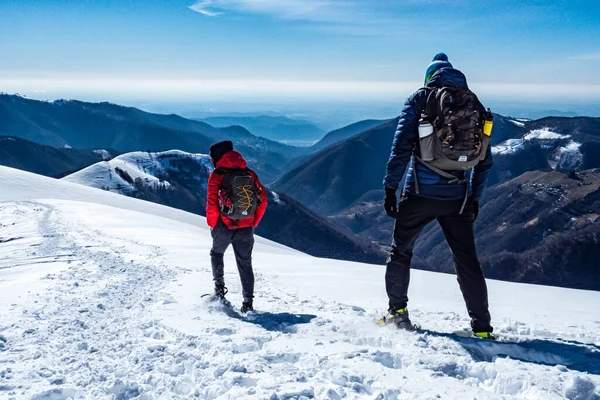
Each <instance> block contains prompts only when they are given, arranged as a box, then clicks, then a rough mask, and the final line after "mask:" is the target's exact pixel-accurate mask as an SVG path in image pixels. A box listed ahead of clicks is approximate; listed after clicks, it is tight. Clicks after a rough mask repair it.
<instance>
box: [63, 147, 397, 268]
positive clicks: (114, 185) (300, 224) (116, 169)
mask: <svg viewBox="0 0 600 400" xmlns="http://www.w3.org/2000/svg"><path fill="white" fill-rule="evenodd" d="M212 169H213V167H212V165H211V163H210V159H209V157H208V156H207V155H203V154H189V153H184V152H181V151H174V150H172V151H168V152H162V153H143V152H135V153H127V154H123V155H121V156H119V157H116V158H114V159H112V160H110V161H108V162H100V163H98V164H95V165H92V166H90V167H88V168H86V169H83V170H81V171H79V172H77V173H75V174H73V175H70V176H67V177H65V178H63V180H65V181H68V182H73V183H80V184H83V185H87V186H92V187H95V188H98V189H104V190H109V191H112V192H116V193H120V194H124V195H127V196H131V197H135V198H138V199H143V200H148V201H152V202H155V203H159V204H164V205H168V206H171V207H175V208H179V209H182V210H186V211H189V212H193V213H196V214H200V215H205V213H206V190H207V182H208V176H209V174H210V172H211V171H212ZM268 197H269V208H268V210H267V213H266V214H265V217H264V219H263V222H262V223H261V225H260V226H259V227H258V229H257V233H258V234H260V235H261V236H263V237H266V238H269V239H271V240H274V241H276V242H278V243H282V244H284V245H286V246H289V247H292V248H295V249H298V250H300V251H302V252H305V253H308V254H311V255H314V256H319V257H328V258H335V259H343V260H351V261H361V262H370V263H382V262H383V261H384V260H385V257H386V255H385V253H384V252H383V251H382V250H380V249H379V247H378V246H375V245H372V244H370V243H368V242H367V243H364V242H362V241H361V240H360V239H358V238H357V237H355V236H354V235H353V234H352V233H350V232H347V231H345V230H343V229H341V228H339V227H337V226H335V225H334V224H332V223H331V222H329V221H327V220H326V219H323V218H322V217H320V216H318V215H316V214H315V213H313V212H311V211H310V210H308V209H307V208H306V207H304V206H302V205H301V204H300V203H298V202H297V201H295V200H293V199H291V198H289V197H288V196H285V195H281V196H280V195H278V194H277V193H275V192H271V191H269V192H268Z"/></svg>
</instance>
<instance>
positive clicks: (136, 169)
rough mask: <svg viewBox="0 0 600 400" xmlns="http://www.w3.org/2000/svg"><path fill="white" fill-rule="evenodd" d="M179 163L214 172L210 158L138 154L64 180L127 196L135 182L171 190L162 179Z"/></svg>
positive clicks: (173, 153) (172, 152)
mask: <svg viewBox="0 0 600 400" xmlns="http://www.w3.org/2000/svg"><path fill="white" fill-rule="evenodd" d="M178 159H192V160H194V161H196V162H197V163H198V164H200V165H202V166H204V168H206V170H207V171H209V170H212V165H211V163H210V157H209V156H208V155H206V154H192V153H186V152H184V151H181V150H169V151H163V152H157V153H148V152H142V151H136V152H131V153H125V154H122V155H120V156H117V157H115V158H113V159H111V160H108V161H101V162H99V163H96V164H93V165H91V166H89V167H87V168H84V169H82V170H81V171H78V172H75V173H73V174H71V175H69V176H66V177H64V178H63V179H62V180H64V181H67V182H72V183H79V184H83V185H87V186H92V187H94V188H97V189H104V190H110V191H113V192H117V193H123V194H127V193H130V192H132V191H134V190H135V182H136V181H138V180H139V181H140V182H141V183H143V184H144V185H145V186H149V187H154V188H165V189H167V188H169V187H170V186H171V184H170V183H169V182H168V181H167V180H164V179H161V178H159V177H161V176H166V175H167V171H174V170H177V166H176V165H174V164H173V163H176V162H177V160H178Z"/></svg>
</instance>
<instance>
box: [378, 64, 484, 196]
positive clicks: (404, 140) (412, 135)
mask: <svg viewBox="0 0 600 400" xmlns="http://www.w3.org/2000/svg"><path fill="white" fill-rule="evenodd" d="M428 86H430V87H444V86H457V87H464V88H468V86H467V78H465V76H464V75H463V73H462V72H460V71H459V70H457V69H453V68H442V69H440V70H439V71H437V72H436V73H435V74H434V75H433V77H432V78H431V80H430V81H429V84H428ZM426 95H427V92H426V90H425V89H423V88H422V89H419V90H417V91H416V92H415V93H413V94H412V95H411V96H410V97H409V98H408V99H407V100H406V102H405V103H404V108H403V109H402V114H401V115H400V121H399V122H398V128H397V129H396V135H395V137H394V143H393V144H392V154H391V155H390V159H389V161H388V164H387V171H386V175H385V179H384V181H383V184H384V186H385V188H386V189H397V188H398V186H399V185H400V183H401V182H402V181H404V185H403V191H404V193H409V194H414V195H416V194H417V193H416V190H415V181H414V179H415V178H414V175H415V174H414V169H415V168H416V171H417V178H418V181H419V194H418V195H419V196H422V197H428V198H432V199H441V200H456V199H462V198H464V197H465V191H468V194H469V196H473V198H474V199H475V200H479V199H480V198H481V195H482V194H483V189H484V188H485V182H486V180H487V177H488V175H489V174H490V170H491V169H492V149H491V145H490V146H489V147H488V149H487V154H486V157H485V159H484V160H483V161H482V162H480V163H479V164H477V166H476V167H475V168H473V169H471V170H468V171H454V172H450V173H451V174H452V175H455V176H456V177H458V178H464V179H460V181H461V182H460V183H450V180H449V179H447V178H444V177H442V176H440V175H439V174H437V173H435V172H433V171H432V170H430V169H429V168H427V167H426V166H424V165H423V164H421V163H420V162H418V161H416V160H415V159H414V157H412V155H413V151H415V150H416V151H418V148H419V147H418V146H419V131H418V128H419V118H420V115H421V112H422V111H423V110H424V109H425V102H426Z"/></svg>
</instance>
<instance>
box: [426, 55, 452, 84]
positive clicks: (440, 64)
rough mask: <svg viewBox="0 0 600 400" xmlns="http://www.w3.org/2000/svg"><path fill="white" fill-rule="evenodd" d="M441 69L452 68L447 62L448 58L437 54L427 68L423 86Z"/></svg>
mask: <svg viewBox="0 0 600 400" xmlns="http://www.w3.org/2000/svg"><path fill="white" fill-rule="evenodd" d="M442 68H453V67H452V64H450V61H448V56H447V55H446V54H445V53H437V54H436V55H435V56H434V57H433V60H431V64H429V66H428V67H427V71H425V86H427V84H428V83H429V81H430V80H431V77H432V76H433V75H434V74H435V73H436V72H437V71H439V70H440V69H442Z"/></svg>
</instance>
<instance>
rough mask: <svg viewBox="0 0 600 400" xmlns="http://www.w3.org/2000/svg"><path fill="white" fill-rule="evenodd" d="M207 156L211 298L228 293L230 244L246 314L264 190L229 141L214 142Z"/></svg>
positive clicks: (263, 207)
mask: <svg viewBox="0 0 600 400" xmlns="http://www.w3.org/2000/svg"><path fill="white" fill-rule="evenodd" d="M210 158H211V161H212V163H213V165H214V166H215V170H214V171H213V173H211V174H210V177H209V178H208V199H207V202H206V222H207V223H208V226H210V230H211V234H212V238H213V247H212V249H211V251H210V259H211V264H212V272H213V280H214V282H215V294H214V298H215V299H224V298H225V295H226V294H227V288H226V287H225V279H224V271H223V270H224V267H225V265H224V263H223V254H224V253H225V250H227V247H229V245H230V244H231V245H232V246H233V251H234V253H235V260H236V263H237V268H238V272H239V274H240V280H241V282H242V294H243V296H244V300H243V303H242V309H241V311H242V312H243V313H246V312H249V311H253V310H254V309H253V307H252V300H253V298H254V272H253V270H252V249H253V248H254V228H256V227H257V226H258V224H259V223H260V220H261V219H262V217H263V215H264V214H265V210H266V209H267V192H266V190H265V188H264V186H263V185H262V183H260V180H259V179H258V176H257V175H256V174H255V173H254V171H252V170H251V169H249V168H248V167H247V166H246V161H245V160H244V159H243V158H242V155H241V154H240V153H238V152H237V151H234V150H233V143H232V142H230V141H224V142H219V143H215V144H213V145H212V146H211V147H210Z"/></svg>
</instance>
